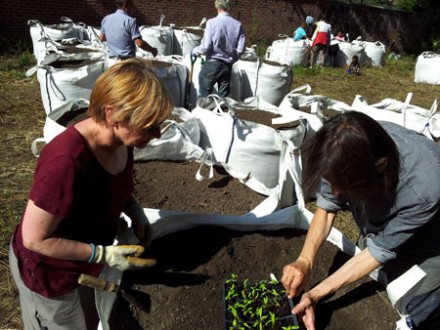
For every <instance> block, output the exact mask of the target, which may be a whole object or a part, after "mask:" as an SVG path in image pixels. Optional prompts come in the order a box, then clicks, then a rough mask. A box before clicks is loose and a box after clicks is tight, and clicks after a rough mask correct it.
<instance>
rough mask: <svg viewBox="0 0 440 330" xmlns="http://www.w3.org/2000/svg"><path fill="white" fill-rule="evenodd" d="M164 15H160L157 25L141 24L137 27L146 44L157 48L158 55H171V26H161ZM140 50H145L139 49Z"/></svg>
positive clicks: (172, 33)
mask: <svg viewBox="0 0 440 330" xmlns="http://www.w3.org/2000/svg"><path fill="white" fill-rule="evenodd" d="M164 18H165V15H161V16H160V23H159V25H157V26H147V25H142V26H140V27H139V31H140V32H141V35H142V39H144V40H145V41H146V42H148V44H150V45H151V46H152V47H154V48H156V49H157V52H158V55H165V56H167V55H172V54H173V36H174V32H173V28H172V27H170V26H163V25H162V22H163V20H164ZM139 51H140V52H145V51H143V50H142V49H139Z"/></svg>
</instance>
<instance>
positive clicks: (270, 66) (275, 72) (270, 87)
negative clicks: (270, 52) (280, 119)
mask: <svg viewBox="0 0 440 330" xmlns="http://www.w3.org/2000/svg"><path fill="white" fill-rule="evenodd" d="M234 66H235V67H236V69H237V71H236V72H240V73H241V74H242V97H243V99H246V98H248V97H252V96H258V97H260V98H261V99H263V100H264V101H266V102H268V103H270V104H273V105H279V104H280V102H281V101H282V100H283V98H284V96H285V95H286V94H287V93H288V92H289V90H290V85H291V84H292V80H293V72H292V67H291V66H289V65H285V64H280V63H277V62H271V61H268V60H261V59H257V60H244V59H240V60H238V61H237V62H235V63H234Z"/></svg>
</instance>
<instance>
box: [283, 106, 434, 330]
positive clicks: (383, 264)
mask: <svg viewBox="0 0 440 330" xmlns="http://www.w3.org/2000/svg"><path fill="white" fill-rule="evenodd" d="M301 153H302V156H303V165H304V166H303V168H304V171H303V182H304V185H303V188H304V192H305V194H306V196H311V194H312V192H313V191H316V188H317V187H318V188H319V187H320V191H319V193H318V194H317V206H318V209H317V211H316V212H315V214H314V217H313V219H312V222H311V224H310V228H309V231H308V234H307V238H306V241H305V243H304V247H303V249H302V251H301V253H300V255H299V257H298V258H297V259H296V261H294V262H292V263H290V264H288V265H286V266H285V267H284V269H283V277H282V279H281V281H282V283H283V284H284V286H285V288H286V291H287V294H288V295H289V296H291V297H292V296H296V295H297V294H299V293H300V292H302V290H304V289H305V288H306V287H307V285H308V284H309V283H308V282H309V280H310V278H311V272H312V268H313V264H314V263H315V262H316V255H317V253H318V251H319V248H320V247H321V245H322V243H323V242H324V241H325V239H326V237H327V236H328V234H329V232H330V230H331V228H332V226H333V221H334V220H335V217H336V214H337V212H338V211H340V210H344V209H348V210H350V211H351V213H352V214H353V218H354V220H355V221H356V225H357V227H358V228H359V232H360V237H359V240H358V242H357V245H358V246H359V248H360V249H361V250H362V251H361V252H360V253H358V254H356V255H355V256H353V257H352V258H350V259H349V260H348V261H347V262H346V263H345V264H344V265H342V266H341V267H340V268H339V269H337V270H336V271H335V272H334V273H333V274H331V275H330V276H329V277H327V278H325V279H324V280H323V281H321V282H320V283H319V284H317V285H316V286H315V287H313V288H311V289H310V290H309V291H307V292H305V293H304V294H303V295H302V297H301V301H300V302H299V303H298V304H297V305H296V306H295V308H294V309H293V311H292V312H293V313H295V314H296V313H299V315H300V316H301V318H302V320H303V321H304V323H305V325H306V327H307V329H314V320H315V315H314V314H315V307H316V304H317V303H318V302H319V301H320V300H322V299H323V298H324V297H326V296H328V295H330V294H333V293H335V292H336V291H337V290H339V289H340V288H342V287H344V286H346V285H348V284H350V283H353V282H355V281H357V280H359V279H360V278H362V277H364V276H367V275H368V274H369V273H370V272H372V271H373V270H375V269H377V268H379V269H380V271H381V272H380V273H381V275H382V276H384V278H382V282H384V284H388V283H390V282H391V281H393V280H394V279H396V278H398V277H399V276H401V275H402V274H403V273H405V272H406V271H407V270H409V269H410V268H411V267H412V266H414V265H417V266H419V267H420V268H421V269H422V270H423V271H424V272H425V273H426V277H425V278H424V279H423V280H422V282H421V284H420V286H419V287H418V288H416V289H415V291H414V296H413V297H412V298H411V299H410V300H409V302H408V304H407V305H406V311H407V312H408V313H409V318H408V319H407V320H409V319H412V321H411V322H409V324H408V326H409V327H410V326H411V324H412V325H413V326H415V327H416V329H434V327H430V326H432V322H438V317H439V312H440V310H439V306H440V239H439V233H440V148H439V146H438V145H436V143H434V142H433V141H430V140H429V139H427V138H426V137H425V136H423V135H421V134H418V133H416V132H414V131H411V130H408V129H406V128H404V127H402V126H399V125H397V124H394V123H390V122H379V121H375V120H374V119H372V118H371V117H369V116H367V115H365V114H363V113H360V112H356V111H351V112H346V113H343V114H339V115H337V116H334V117H332V118H331V119H329V120H328V121H327V122H326V123H324V125H323V126H322V128H321V129H319V130H318V131H317V132H316V133H315V135H313V136H312V137H311V138H310V139H309V140H307V141H306V142H305V144H304V145H303V146H302V148H301ZM425 326H427V327H425ZM410 328H411V327H410ZM411 329H413V328H411ZM436 329H437V328H436Z"/></svg>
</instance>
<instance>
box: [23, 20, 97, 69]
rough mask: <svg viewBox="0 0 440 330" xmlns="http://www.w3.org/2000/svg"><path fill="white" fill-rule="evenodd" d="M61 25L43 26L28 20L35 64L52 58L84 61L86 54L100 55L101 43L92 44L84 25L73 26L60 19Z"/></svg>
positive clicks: (87, 55)
mask: <svg viewBox="0 0 440 330" xmlns="http://www.w3.org/2000/svg"><path fill="white" fill-rule="evenodd" d="M61 20H62V23H59V24H52V25H43V24H42V23H41V22H40V21H38V20H29V21H28V26H29V27H30V35H31V39H32V46H33V52H34V56H35V59H36V60H37V64H41V63H43V62H46V63H47V62H48V60H47V57H50V58H49V61H51V60H52V59H53V58H54V57H56V56H58V57H64V58H68V57H69V58H71V59H73V60H79V59H86V58H88V57H89V54H88V53H93V52H95V53H97V52H100V53H102V54H101V56H103V49H104V47H103V45H102V43H92V41H91V40H90V35H89V30H88V28H87V27H86V26H85V25H84V24H75V23H73V22H72V20H70V19H69V18H66V17H62V18H61Z"/></svg>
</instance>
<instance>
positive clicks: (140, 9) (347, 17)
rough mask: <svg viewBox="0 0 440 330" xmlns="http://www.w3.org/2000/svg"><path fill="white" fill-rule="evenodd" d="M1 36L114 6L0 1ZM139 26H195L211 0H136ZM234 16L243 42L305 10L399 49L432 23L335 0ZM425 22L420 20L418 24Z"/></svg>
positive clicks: (282, 2)
mask: <svg viewBox="0 0 440 330" xmlns="http://www.w3.org/2000/svg"><path fill="white" fill-rule="evenodd" d="M1 1H2V4H1V8H2V9H1V12H0V28H1V31H2V32H1V36H2V37H4V38H7V39H8V40H10V41H14V40H17V39H20V38H21V39H26V38H27V39H28V40H30V36H29V28H28V26H27V21H28V20H29V19H37V20H39V21H40V22H42V23H43V24H45V25H49V24H54V23H59V22H60V18H61V17H62V16H66V17H69V18H71V19H72V20H73V21H74V22H83V23H86V24H88V25H92V26H99V25H100V22H101V19H102V17H104V16H105V15H106V14H108V13H111V12H113V11H114V10H115V6H114V2H113V1H112V0H105V1H97V0H75V1H72V0H62V1H50V0H38V1H35V0H15V1H14V2H13V3H8V4H7V5H6V1H5V0H1ZM134 2H135V5H136V8H137V12H136V15H135V16H136V17H137V19H138V24H139V25H158V24H159V21H160V16H161V14H164V15H165V19H164V21H163V24H164V25H168V24H170V23H174V24H176V26H184V25H186V26H194V25H199V23H200V21H201V20H202V18H203V17H206V18H211V17H213V16H215V15H216V11H215V8H214V1H213V0H199V1H197V0H186V1H171V0H157V1H146V0H134ZM232 3H233V5H234V7H233V10H232V12H231V13H232V15H233V16H235V17H236V18H238V19H239V20H241V21H242V22H243V25H244V28H245V31H246V35H247V39H248V42H247V45H248V46H251V45H252V44H255V43H262V42H264V41H266V42H268V41H269V42H271V41H273V40H276V39H279V36H278V35H279V34H288V35H292V34H293V31H294V30H295V28H296V27H297V26H298V25H299V24H300V23H301V22H302V21H304V19H305V17H306V16H307V15H311V16H313V17H315V19H317V18H318V16H319V15H320V14H326V15H328V17H329V20H328V21H329V23H330V24H332V27H333V32H334V33H336V32H337V31H339V30H341V31H344V32H346V33H349V35H350V37H351V38H356V37H357V36H362V37H363V39H364V40H367V41H381V42H382V43H384V44H386V45H387V46H390V48H389V49H390V50H393V51H398V52H412V53H415V52H418V51H420V49H419V47H420V46H419V45H420V42H419V40H420V39H422V38H424V37H425V36H426V35H427V33H426V30H425V29H426V28H427V27H428V26H430V23H429V16H427V15H426V14H420V13H419V14H414V13H407V12H399V11H392V10H387V9H380V8H375V7H366V6H362V5H356V4H350V5H349V4H347V3H343V2H338V1H334V0H314V1H313V0H309V1H301V0H290V1H288V0H253V1H252V0H232ZM422 22H423V24H422Z"/></svg>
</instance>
